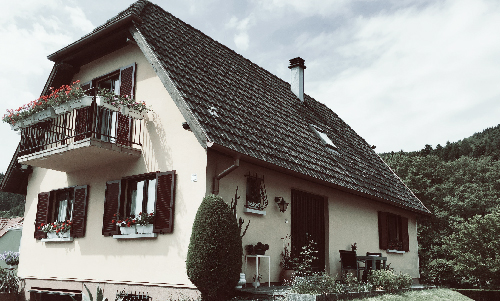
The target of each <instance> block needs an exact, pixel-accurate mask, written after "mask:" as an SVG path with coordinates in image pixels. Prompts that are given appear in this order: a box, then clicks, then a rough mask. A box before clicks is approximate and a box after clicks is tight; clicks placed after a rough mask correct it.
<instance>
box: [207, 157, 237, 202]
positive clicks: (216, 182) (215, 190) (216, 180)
mask: <svg viewBox="0 0 500 301" xmlns="http://www.w3.org/2000/svg"><path fill="white" fill-rule="evenodd" d="M238 167H240V158H239V157H236V158H234V164H233V165H231V166H229V168H227V169H226V170H224V171H223V172H221V173H220V174H218V175H217V176H215V177H214V188H213V191H212V193H213V194H219V181H220V179H222V178H224V177H225V176H227V175H228V174H230V173H231V172H232V171H233V170H235V169H236V168H238Z"/></svg>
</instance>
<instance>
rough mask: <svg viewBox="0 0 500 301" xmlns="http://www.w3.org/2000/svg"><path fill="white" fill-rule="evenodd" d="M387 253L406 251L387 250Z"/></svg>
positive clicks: (402, 252)
mask: <svg viewBox="0 0 500 301" xmlns="http://www.w3.org/2000/svg"><path fill="white" fill-rule="evenodd" d="M387 253H396V254H404V253H406V252H405V251H398V250H387Z"/></svg>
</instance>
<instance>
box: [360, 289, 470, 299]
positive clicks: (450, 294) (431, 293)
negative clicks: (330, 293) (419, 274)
mask: <svg viewBox="0 0 500 301" xmlns="http://www.w3.org/2000/svg"><path fill="white" fill-rule="evenodd" d="M354 300H357V301H420V300H425V301H442V300H443V301H444V300H453V301H470V300H472V299H471V298H469V297H466V296H464V295H462V294H460V293H458V292H455V291H452V290H450V289H444V288H438V289H429V290H421V291H411V292H407V293H404V294H401V295H390V294H387V295H382V296H378V297H372V298H363V299H354Z"/></svg>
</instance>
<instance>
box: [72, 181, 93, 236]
mask: <svg viewBox="0 0 500 301" xmlns="http://www.w3.org/2000/svg"><path fill="white" fill-rule="evenodd" d="M88 192H89V186H88V185H85V186H77V187H75V203H74V206H73V227H71V231H72V236H73V237H75V238H76V237H84V236H85V229H86V224H87V204H88V199H89V196H88Z"/></svg>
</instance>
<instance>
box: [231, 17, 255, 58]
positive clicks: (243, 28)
mask: <svg viewBox="0 0 500 301" xmlns="http://www.w3.org/2000/svg"><path fill="white" fill-rule="evenodd" d="M253 21H254V18H253V15H250V16H248V17H246V18H244V19H241V20H239V19H238V18H237V17H235V16H233V17H231V19H230V20H229V22H227V23H226V28H229V29H235V30H236V31H237V32H236V33H235V34H234V39H233V41H234V44H235V45H236V48H238V49H240V50H247V49H248V47H249V45H250V36H249V35H248V30H249V29H250V28H251V27H252V26H253Z"/></svg>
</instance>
